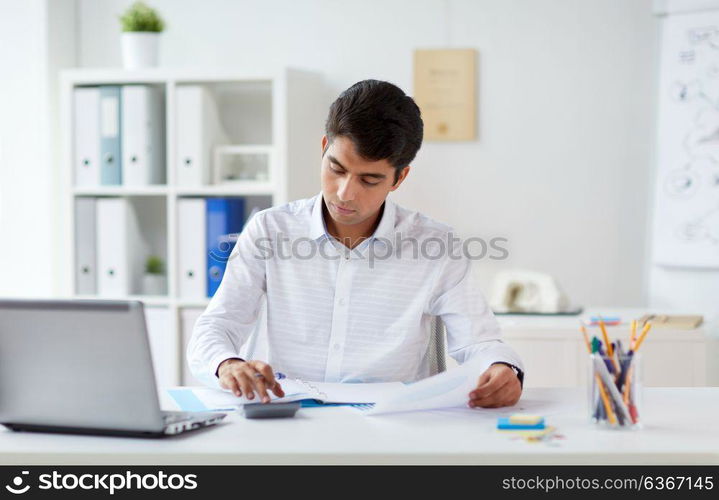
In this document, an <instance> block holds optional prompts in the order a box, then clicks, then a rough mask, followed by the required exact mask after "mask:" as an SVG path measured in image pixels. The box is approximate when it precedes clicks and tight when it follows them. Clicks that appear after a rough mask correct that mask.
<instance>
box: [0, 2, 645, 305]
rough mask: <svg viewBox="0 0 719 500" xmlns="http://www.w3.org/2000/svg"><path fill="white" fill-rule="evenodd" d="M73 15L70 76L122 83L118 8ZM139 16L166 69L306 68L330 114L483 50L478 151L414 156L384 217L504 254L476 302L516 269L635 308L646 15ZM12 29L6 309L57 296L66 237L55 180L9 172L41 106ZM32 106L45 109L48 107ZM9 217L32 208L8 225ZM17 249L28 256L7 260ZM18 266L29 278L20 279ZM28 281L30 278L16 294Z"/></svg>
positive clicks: (241, 8) (84, 6) (286, 7)
mask: <svg viewBox="0 0 719 500" xmlns="http://www.w3.org/2000/svg"><path fill="white" fill-rule="evenodd" d="M76 1H77V12H74V8H73V5H74V4H75V2H74V1H70V0H68V3H67V5H65V15H70V16H74V23H75V24H76V26H77V63H78V65H79V66H84V67H107V66H119V65H120V50H119V46H120V44H119V36H120V35H119V23H118V21H117V16H118V15H119V14H120V13H121V12H122V11H123V10H124V9H125V8H126V7H127V6H128V5H129V4H130V3H131V2H130V0H104V1H102V2H98V1H96V0H76ZM6 3H7V4H9V3H10V2H6ZM30 4H32V5H35V4H38V5H45V3H44V2H39V1H37V0H35V1H33V2H29V3H24V4H23V5H24V8H25V9H29V7H27V6H28V5H30ZM150 4H151V5H152V6H154V7H156V8H158V9H159V10H160V11H161V13H162V14H163V15H164V17H165V18H166V20H167V24H168V29H167V31H166V32H165V34H164V35H163V40H162V47H161V62H162V63H163V64H164V65H168V66H185V67H187V66H223V67H238V68H246V67H253V68H254V67H257V66H262V67H266V66H268V65H290V66H296V67H302V68H308V69H314V70H317V71H321V72H322V73H323V74H324V75H325V76H326V81H327V84H328V97H327V101H328V104H329V102H330V100H331V98H332V97H334V96H336V95H337V94H338V93H339V92H340V91H341V90H343V89H344V88H346V87H347V86H349V85H351V84H352V83H354V82H356V81H358V80H361V79H364V78H381V79H386V80H389V81H392V82H394V83H396V84H398V85H400V86H401V87H403V88H404V89H405V90H407V91H408V92H410V93H411V90H412V51H413V49H415V48H432V47H474V48H476V49H478V51H479V79H478V80H479V118H478V119H479V139H478V140H477V141H475V142H471V143H457V144H439V143H426V144H425V145H424V146H423V148H422V150H421V151H420V154H419V156H418V158H417V160H416V161H415V163H414V165H413V167H414V168H413V171H412V174H411V176H410V178H409V180H408V182H407V183H406V184H405V185H404V186H403V187H402V188H401V189H400V190H399V192H397V193H396V194H395V200H396V201H398V202H399V203H401V204H403V205H405V206H408V207H412V208H415V209H419V210H421V211H423V212H425V213H427V214H428V215H430V216H432V217H434V218H437V219H439V220H443V221H445V222H448V223H450V224H453V225H454V226H455V227H457V229H458V230H459V231H460V232H461V233H463V234H464V235H466V236H470V235H471V236H485V237H488V238H489V237H493V236H505V237H508V238H509V239H510V243H509V250H510V258H509V259H508V260H507V261H503V262H495V261H489V260H486V261H483V262H482V263H481V264H480V266H479V272H480V273H481V276H482V278H483V282H484V283H485V287H486V288H488V285H489V283H490V282H491V277H492V275H493V274H494V273H495V272H496V271H497V270H500V269H505V268H509V267H524V268H531V269H535V270H540V271H546V272H550V273H552V274H554V275H556V276H557V277H558V278H559V280H560V283H562V284H563V285H564V287H565V288H566V289H567V291H568V292H569V293H570V295H571V297H572V298H573V299H574V300H575V301H576V302H578V303H583V304H597V303H604V304H622V305H641V304H643V303H644V302H645V297H646V291H645V287H644V283H646V270H647V267H646V258H645V254H646V243H645V242H646V241H647V238H646V236H647V230H646V227H647V217H648V215H647V207H648V206H649V193H650V192H651V185H650V183H649V182H648V179H650V178H651V176H650V168H651V165H652V163H651V161H652V158H651V151H652V138H653V130H654V102H655V99H654V88H655V82H656V71H655V62H656V59H657V54H656V51H657V44H656V20H655V19H654V18H653V16H652V13H651V1H650V0H633V1H631V2H627V1H625V0H581V1H579V0H541V1H539V0H523V1H521V0H447V1H441V0H384V1H380V0H370V1H362V2H357V1H350V0H300V1H296V0H285V1H279V0H276V1H260V0H252V1H251V0H239V1H236V0H204V1H199V0H152V1H150ZM0 5H2V4H0ZM12 5H13V7H14V8H16V7H17V5H18V3H17V2H13V3H12ZM2 17H3V16H0V19H2ZM26 17H27V18H28V21H29V20H30V18H32V17H33V15H32V14H31V13H27V14H26ZM25 20H26V19H25V18H21V19H20V22H18V19H17V18H16V17H12V18H10V19H8V21H7V22H6V24H9V25H10V24H11V25H14V26H23V27H24V28H25V29H24V31H23V33H20V32H15V31H12V29H11V28H12V27H13V26H8V27H7V28H8V29H10V32H11V33H15V35H14V36H15V38H14V39H11V40H10V45H13V46H21V47H23V48H22V49H21V50H22V51H24V52H23V53H22V54H23V55H16V57H17V59H18V61H17V64H18V65H19V66H18V67H19V68H23V65H28V66H29V67H28V68H27V69H22V71H21V72H18V73H17V75H18V77H17V82H18V83H17V84H16V85H15V86H14V87H11V86H10V83H9V82H7V81H6V80H5V79H4V78H3V82H2V83H0V85H2V88H0V90H2V92H1V93H2V94H3V96H4V97H3V98H4V99H5V100H6V101H8V102H7V103H6V102H5V101H3V110H5V109H6V108H5V105H8V106H10V107H9V108H8V109H10V110H12V111H13V113H14V115H17V116H18V117H19V121H18V120H10V119H9V118H7V116H6V114H5V113H3V116H2V117H0V123H2V124H3V127H4V128H3V131H4V132H3V136H2V143H0V155H4V157H3V158H2V160H0V161H2V169H3V170H2V172H1V173H0V175H2V177H0V182H1V183H0V196H1V197H2V198H1V199H0V208H2V213H1V214H0V217H3V218H2V219H0V230H1V231H2V233H0V234H2V242H3V245H2V247H3V248H1V249H0V266H2V268H0V272H1V273H2V274H0V276H1V277H0V294H6V295H7V294H17V293H16V292H17V291H18V286H19V287H20V290H22V291H23V293H32V294H43V293H50V292H51V291H53V290H57V283H58V282H59V280H60V275H61V273H60V271H59V270H60V266H61V265H62V263H60V262H57V261H56V262H54V263H53V262H50V261H49V260H48V259H49V257H48V255H51V253H48V252H47V249H48V246H50V245H52V244H53V241H52V237H49V236H48V235H52V234H53V233H52V230H53V228H56V227H57V225H58V224H59V223H61V222H62V221H57V220H56V219H54V218H53V217H54V214H56V213H59V210H54V208H53V207H57V206H59V205H57V204H56V203H55V202H54V201H52V197H53V196H57V193H58V188H57V183H56V182H55V181H54V180H53V179H55V177H53V176H55V175H56V174H57V173H56V172H55V171H54V169H53V167H54V165H53V164H52V163H51V162H50V161H49V158H47V157H42V156H41V155H42V154H45V155H47V153H41V150H40V149H38V148H35V149H33V150H32V154H33V155H35V156H33V158H32V161H29V162H28V166H24V167H23V168H19V167H18V165H19V164H21V163H22V161H21V160H20V158H21V157H22V156H23V155H24V154H25V152H26V151H27V146H29V143H31V142H33V140H34V139H33V137H35V130H36V127H35V124H36V123H37V122H36V121H35V116H40V115H42V113H37V111H36V112H35V113H32V112H29V111H26V110H25V109H24V108H23V101H24V99H23V96H25V97H29V96H30V95H35V94H38V93H43V92H46V91H49V89H47V88H43V87H42V85H44V84H40V83H37V81H38V79H39V78H40V76H39V75H41V74H43V71H44V70H43V69H38V68H35V67H34V66H33V65H42V63H41V62H40V61H42V59H41V53H42V51H43V47H44V46H43V43H42V42H40V41H38V40H36V38H37V37H35V36H34V35H33V37H28V36H27V33H28V29H27V27H26V26H24V25H23V22H24V21H25ZM0 23H3V21H2V20H0ZM70 24H72V23H70ZM1 27H4V24H2V25H0V28H1ZM30 28H31V29H36V28H35V27H34V26H32V25H30ZM68 29H71V28H68ZM37 30H39V28H37ZM0 31H6V30H5V29H2V30H0ZM33 33H34V32H33ZM5 36H7V35H6V34H3V37H5ZM38 36H39V32H38ZM30 38H33V40H30ZM2 45H3V46H5V47H7V46H8V45H7V44H5V43H3V44H2ZM13 48H14V50H16V48H15V47H13ZM0 51H2V52H0V54H2V56H1V57H0V62H3V64H2V66H0V67H3V68H8V67H11V66H12V65H11V64H10V63H9V62H13V63H14V60H12V59H10V58H11V57H14V56H12V53H11V51H9V50H3V49H0ZM5 61H9V62H5ZM35 87H37V88H35ZM9 96H12V98H10V97H9ZM26 100H27V101H30V102H33V101H32V100H31V99H26ZM43 106H45V107H44V108H43V109H51V108H52V104H51V103H50V102H49V101H46V102H45V104H44V105H43ZM43 116H44V115H43ZM43 116H41V118H42V117H43ZM52 119H53V120H54V119H55V117H54V116H53V117H52ZM8 123H12V124H13V125H12V127H13V129H12V130H10V131H9V132H8V130H7V128H8V125H7V124H8ZM53 123H54V122H53ZM44 126H45V127H48V125H47V124H45V125H44ZM7 134H10V135H7ZM53 137H54V136H53ZM318 142H319V138H318ZM9 143H11V145H10V146H8V144H9ZM44 147H45V148H46V150H47V148H49V147H52V146H51V145H45V146H44ZM8 148H9V149H8ZM8 158H10V161H7V160H8ZM8 165H11V166H12V168H9V167H8ZM318 186H319V183H318ZM30 192H32V193H34V194H33V195H32V196H30V195H29V193H30ZM37 194H40V195H41V197H42V198H44V197H45V196H46V197H47V200H38V199H37ZM20 206H25V207H28V206H29V207H30V208H29V209H27V208H26V210H25V211H24V212H21V211H19V210H17V208H18V207H20ZM8 208H12V210H13V213H12V214H10V213H9V212H8V211H7V210H8ZM10 215H11V217H10ZM28 233H29V236H27V235H28ZM56 234H62V233H56ZM18 236H22V237H23V238H24V237H30V240H31V241H32V242H33V243H32V245H35V246H34V247H33V248H31V249H30V250H28V249H27V248H25V249H18V248H15V247H14V246H12V247H11V246H9V245H6V244H5V242H8V241H13V242H14V241H17V238H18ZM28 256H29V257H30V258H29V259H28ZM27 260H30V261H32V262H33V268H32V270H31V271H27V270H25V269H23V268H18V267H17V266H16V265H15V264H16V263H17V262H18V261H21V262H26V261H27ZM28 272H29V273H30V274H29V275H28ZM24 276H30V278H31V279H28V280H26V281H25V284H21V285H17V283H22V280H23V279H25V278H24ZM21 278H22V279H21Z"/></svg>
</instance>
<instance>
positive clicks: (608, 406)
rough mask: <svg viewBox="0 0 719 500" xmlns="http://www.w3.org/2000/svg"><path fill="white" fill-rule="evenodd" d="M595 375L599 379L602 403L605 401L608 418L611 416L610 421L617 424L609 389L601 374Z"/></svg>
mask: <svg viewBox="0 0 719 500" xmlns="http://www.w3.org/2000/svg"><path fill="white" fill-rule="evenodd" d="M594 376H595V377H596V379H597V384H598V386H599V395H600V396H601V397H602V403H604V410H605V411H606V412H607V418H609V423H610V424H612V425H616V424H617V417H616V416H615V415H614V410H612V405H611V404H610V403H609V396H607V391H606V389H605V388H604V384H603V383H602V379H601V378H600V377H599V374H595V375H594Z"/></svg>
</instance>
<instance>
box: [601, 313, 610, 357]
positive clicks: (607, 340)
mask: <svg viewBox="0 0 719 500" xmlns="http://www.w3.org/2000/svg"><path fill="white" fill-rule="evenodd" d="M599 328H601V330H602V337H604V344H605V345H606V346H607V354H608V355H609V357H612V354H613V349H612V343H611V342H609V335H607V329H606V327H605V326H604V320H603V319H602V318H601V317H600V318H599Z"/></svg>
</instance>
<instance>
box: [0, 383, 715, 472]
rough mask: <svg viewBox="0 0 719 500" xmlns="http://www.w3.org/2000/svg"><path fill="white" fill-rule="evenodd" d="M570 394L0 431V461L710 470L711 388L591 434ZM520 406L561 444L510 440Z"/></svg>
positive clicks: (657, 403) (658, 398)
mask: <svg viewBox="0 0 719 500" xmlns="http://www.w3.org/2000/svg"><path fill="white" fill-rule="evenodd" d="M585 400H586V395H585V391H584V390H578V389H567V388H565V389H528V390H526V391H525V393H524V395H523V397H522V400H521V401H520V404H519V405H518V406H517V407H515V408H513V409H506V408H505V409H496V410H471V409H468V408H467V409H458V410H444V411H432V412H419V413H406V414H395V415H384V416H376V417H367V416H364V415H362V414H361V413H360V412H359V411H358V410H354V409H351V408H347V407H334V408H307V409H302V410H300V411H299V412H298V414H297V416H296V417H295V418H293V419H279V420H247V419H245V418H244V417H242V416H241V415H240V414H230V415H229V416H228V417H227V418H226V420H225V422H224V423H222V424H221V425H220V426H217V427H215V428H208V429H205V430H202V431H199V432H195V433H188V434H184V435H179V436H175V437H172V438H167V439H161V440H144V439H133V438H110V437H93V436H66V435H50V434H32V433H13V432H10V431H7V430H4V429H3V430H0V464H27V465H33V464H35V465H39V464H44V465H51V464H58V465H62V464H66V465H69V464H75V465H80V464H84V465H86V464H93V465H106V464H137V465H141V464H148V465H149V464H156V465H171V464H202V465H210V464H558V465H564V464H568V465H578V464H612V465H617V464H645V465H650V464H719V432H717V430H716V416H717V415H719V388H671V389H664V388H650V389H646V393H645V408H644V410H643V412H642V415H643V420H644V423H645V428H644V429H643V430H640V431H617V430H605V429H597V428H595V427H594V426H593V424H591V423H589V422H588V420H587V417H586V409H585ZM522 407H526V408H527V410H528V411H532V412H537V413H540V414H543V415H545V416H546V419H547V422H548V424H550V425H553V426H555V427H557V428H558V430H559V432H560V433H561V434H563V435H564V436H566V439H564V440H561V441H555V442H554V443H555V444H558V445H557V446H550V444H549V443H541V442H540V443H528V442H525V441H523V440H511V439H510V438H509V437H508V436H506V435H504V434H501V433H499V432H498V431H496V430H495V425H496V418H497V417H498V416H504V415H507V414H509V413H512V412H514V411H517V410H519V409H521V408H522Z"/></svg>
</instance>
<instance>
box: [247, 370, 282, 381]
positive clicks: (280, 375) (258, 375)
mask: <svg viewBox="0 0 719 500" xmlns="http://www.w3.org/2000/svg"><path fill="white" fill-rule="evenodd" d="M274 375H275V380H282V379H283V378H287V375H285V374H284V373H282V372H275V374H274ZM255 378H265V376H264V375H262V374H261V373H260V372H255Z"/></svg>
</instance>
